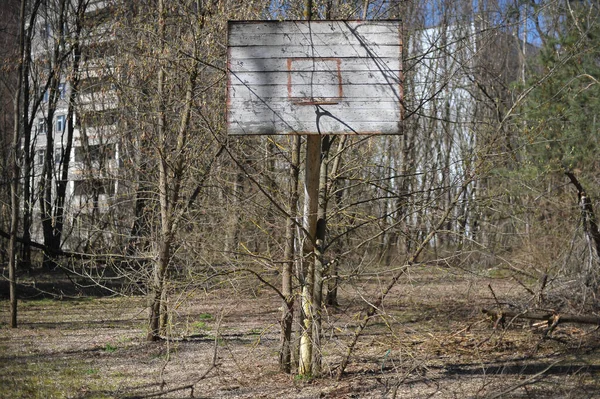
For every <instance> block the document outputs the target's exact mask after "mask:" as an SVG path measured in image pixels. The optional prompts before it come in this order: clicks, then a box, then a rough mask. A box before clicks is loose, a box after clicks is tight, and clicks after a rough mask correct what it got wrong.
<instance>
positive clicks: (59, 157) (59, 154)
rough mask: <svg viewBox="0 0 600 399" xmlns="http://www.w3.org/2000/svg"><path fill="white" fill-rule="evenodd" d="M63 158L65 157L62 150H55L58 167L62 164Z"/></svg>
mask: <svg viewBox="0 0 600 399" xmlns="http://www.w3.org/2000/svg"><path fill="white" fill-rule="evenodd" d="M62 157H63V152H62V149H60V148H55V149H54V163H55V164H56V165H60V163H61V162H62Z"/></svg>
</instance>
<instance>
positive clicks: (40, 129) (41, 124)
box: [38, 118, 47, 134]
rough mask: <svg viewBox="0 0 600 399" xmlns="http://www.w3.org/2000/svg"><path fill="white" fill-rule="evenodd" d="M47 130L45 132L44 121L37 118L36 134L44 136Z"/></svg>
mask: <svg viewBox="0 0 600 399" xmlns="http://www.w3.org/2000/svg"><path fill="white" fill-rule="evenodd" d="M46 132H47V130H46V119H45V118H38V133H39V134H46Z"/></svg>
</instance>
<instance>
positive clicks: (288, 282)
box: [279, 136, 300, 373]
mask: <svg viewBox="0 0 600 399" xmlns="http://www.w3.org/2000/svg"><path fill="white" fill-rule="evenodd" d="M291 140H292V142H293V144H292V149H291V152H292V162H291V165H290V177H289V178H290V193H289V196H290V208H289V217H288V219H287V223H286V226H285V252H284V261H285V263H284V265H283V270H282V273H281V293H282V294H283V296H284V297H285V301H283V304H282V309H283V310H282V315H281V348H280V350H279V367H280V369H281V371H283V372H285V373H290V372H291V371H292V350H291V347H292V345H291V342H292V326H293V321H294V294H293V292H292V275H293V269H294V262H295V259H294V258H295V256H296V251H295V250H294V242H295V240H296V234H295V231H296V223H295V218H296V216H297V208H298V176H299V173H300V136H294V137H293V138H292V139H291Z"/></svg>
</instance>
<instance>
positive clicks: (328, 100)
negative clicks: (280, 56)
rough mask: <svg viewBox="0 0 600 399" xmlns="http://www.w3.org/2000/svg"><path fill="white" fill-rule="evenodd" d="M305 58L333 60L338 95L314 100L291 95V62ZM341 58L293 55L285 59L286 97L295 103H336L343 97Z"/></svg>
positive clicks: (304, 59) (305, 59)
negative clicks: (286, 76) (293, 56)
mask: <svg viewBox="0 0 600 399" xmlns="http://www.w3.org/2000/svg"><path fill="white" fill-rule="evenodd" d="M307 60H319V61H335V62H336V66H337V77H338V96H337V97H323V98H322V99H319V100H315V99H314V98H311V97H293V96H292V72H293V71H292V63H293V62H294V61H307ZM341 65H342V59H341V58H337V57H315V58H308V57H295V58H288V59H287V69H288V82H287V91H288V98H289V99H290V100H291V101H292V102H293V103H294V104H297V105H333V104H338V103H339V102H340V101H341V100H342V98H343V93H344V91H343V88H342V86H343V85H342V70H341Z"/></svg>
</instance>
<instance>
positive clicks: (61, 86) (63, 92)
mask: <svg viewBox="0 0 600 399" xmlns="http://www.w3.org/2000/svg"><path fill="white" fill-rule="evenodd" d="M66 94H67V89H66V86H65V84H64V83H61V84H59V85H58V95H59V96H60V99H61V100H64V99H65V97H66Z"/></svg>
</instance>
